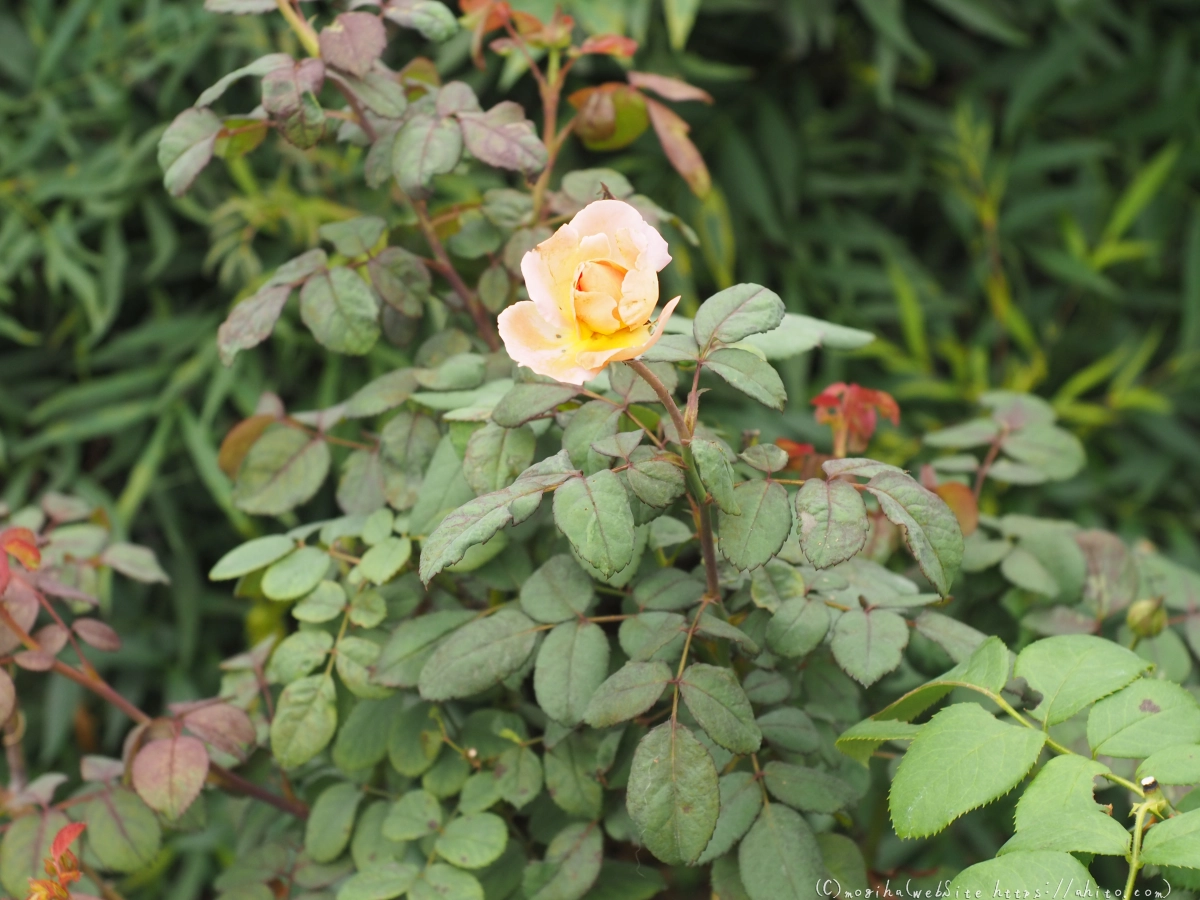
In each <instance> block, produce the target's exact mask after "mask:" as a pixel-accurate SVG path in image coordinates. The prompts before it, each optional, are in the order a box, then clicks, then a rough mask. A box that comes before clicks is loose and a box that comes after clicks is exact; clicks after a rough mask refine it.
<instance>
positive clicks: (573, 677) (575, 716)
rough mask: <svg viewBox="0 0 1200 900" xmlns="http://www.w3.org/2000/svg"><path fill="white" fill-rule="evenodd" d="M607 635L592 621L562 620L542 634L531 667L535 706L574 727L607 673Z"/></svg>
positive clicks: (580, 719) (555, 719)
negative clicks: (532, 668)
mask: <svg viewBox="0 0 1200 900" xmlns="http://www.w3.org/2000/svg"><path fill="white" fill-rule="evenodd" d="M608 655H609V647H608V638H607V637H606V636H605V634H604V629H602V628H601V627H600V626H599V625H597V624H595V623H594V622H581V621H575V622H563V623H562V624H560V625H557V626H555V627H554V629H553V630H552V631H551V632H550V633H549V634H548V635H546V639H545V640H544V641H543V642H542V647H541V649H540V650H539V651H538V657H537V665H536V666H535V667H534V670H533V691H534V695H535V696H536V697H537V702H538V706H540V707H541V708H542V711H543V712H545V713H546V715H548V716H549V717H550V718H551V719H553V720H554V721H556V722H560V723H561V724H563V725H569V726H572V727H573V726H575V725H578V724H579V723H580V722H581V721H582V720H583V714H584V711H585V710H586V709H587V708H588V703H589V702H590V701H591V699H592V696H593V695H594V694H595V693H596V690H597V689H598V688H599V687H600V685H601V684H603V683H604V679H605V677H606V676H607V675H608Z"/></svg>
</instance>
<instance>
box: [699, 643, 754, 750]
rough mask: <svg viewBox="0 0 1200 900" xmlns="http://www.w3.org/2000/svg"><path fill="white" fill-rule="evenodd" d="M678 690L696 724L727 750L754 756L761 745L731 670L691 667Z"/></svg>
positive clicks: (745, 702) (743, 697)
mask: <svg viewBox="0 0 1200 900" xmlns="http://www.w3.org/2000/svg"><path fill="white" fill-rule="evenodd" d="M679 690H680V693H681V694H682V695H683V702H684V703H686V704H687V708H688V711H689V712H691V714H692V715H693V716H695V718H696V722H697V723H698V724H699V725H700V727H701V728H703V729H704V730H705V732H707V733H708V736H709V737H711V738H712V739H713V740H714V741H716V742H717V743H718V744H720V745H721V746H722V747H724V748H725V749H726V750H732V751H733V752H734V753H741V754H746V753H754V752H756V751H757V750H758V748H759V747H760V746H761V745H762V732H761V731H759V730H758V723H756V722H755V721H754V711H753V710H752V709H751V708H750V701H749V699H747V697H746V692H745V691H743V690H742V686H741V684H739V683H738V679H737V675H735V674H734V673H733V671H732V670H730V669H726V668H724V667H722V666H710V665H707V664H705V663H693V664H692V665H690V666H688V667H687V668H686V669H684V670H683V677H682V678H681V679H680V681H679Z"/></svg>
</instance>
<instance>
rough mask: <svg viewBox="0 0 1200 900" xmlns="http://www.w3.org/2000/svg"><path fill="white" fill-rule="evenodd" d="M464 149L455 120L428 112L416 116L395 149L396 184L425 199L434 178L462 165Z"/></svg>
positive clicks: (393, 162) (393, 156)
mask: <svg viewBox="0 0 1200 900" xmlns="http://www.w3.org/2000/svg"><path fill="white" fill-rule="evenodd" d="M462 147H463V140H462V132H461V131H460V130H459V127H458V123H457V122H455V121H454V119H452V118H444V119H439V118H434V117H433V116H431V115H428V114H425V113H421V114H418V115H415V116H413V117H412V118H410V119H409V120H408V121H407V122H406V123H405V124H404V126H403V127H401V129H400V131H399V132H398V133H397V134H396V142H395V144H394V145H393V146H392V171H393V172H394V173H395V175H396V181H397V182H399V184H400V187H401V188H402V189H403V190H404V192H405V193H406V194H409V195H410V196H415V197H421V196H424V195H425V194H426V193H428V191H427V188H428V187H429V185H430V182H431V181H432V180H433V176H434V175H444V174H445V173H447V172H449V171H450V170H451V169H453V168H454V167H455V166H456V165H458V160H459V157H460V156H462Z"/></svg>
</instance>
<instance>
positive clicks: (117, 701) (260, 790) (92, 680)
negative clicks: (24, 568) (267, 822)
mask: <svg viewBox="0 0 1200 900" xmlns="http://www.w3.org/2000/svg"><path fill="white" fill-rule="evenodd" d="M0 622H3V623H4V624H5V625H6V626H8V628H9V630H11V631H12V633H13V634H15V635H16V636H17V638H18V639H19V640H20V641H21V643H22V644H24V645H25V646H26V647H27V648H29V649H30V650H41V647H40V646H39V645H38V642H37V641H35V640H34V639H33V638H32V637H30V635H29V634H28V632H26V631H25V629H24V628H22V627H21V625H20V623H19V622H17V620H16V619H14V618H13V617H12V613H10V612H9V611H8V607H7V606H5V605H4V604H3V603H0ZM51 671H52V672H57V673H58V674H59V675H62V676H63V677H64V678H68V679H70V680H71V681H74V682H75V683H76V684H78V685H79V686H81V687H84V688H87V689H88V690H89V691H91V692H92V693H93V694H95V695H96V696H98V697H100V698H101V699H102V700H105V701H107V702H108V703H111V704H112V705H113V706H115V707H116V708H117V709H119V710H120V711H121V712H123V713H124V714H125V715H127V716H128V717H129V718H130V719H132V720H133V721H134V722H136V723H138V724H139V725H148V724H149V723H150V722H152V721H154V720H153V718H152V717H151V716H150V715H149V714H147V713H145V712H142V710H140V709H138V708H137V707H136V706H134V705H133V704H132V703H131V702H129V701H128V700H126V699H125V698H124V697H123V696H121V694H120V693H118V691H117V690H116V689H115V688H114V687H113V686H112V685H110V684H109V683H108V682H107V681H105V680H104V679H103V678H101V677H100V675H99V674H98V673H96V672H95V671H94V670H93V671H91V672H85V671H83V670H81V669H77V668H75V667H74V666H70V665H67V663H65V662H63V661H62V660H61V659H56V660H54V665H53V666H52V667H51ZM209 770H210V771H211V772H212V773H213V774H214V775H216V776H217V779H218V781H220V783H221V786H222V787H223V788H224V789H225V790H229V791H232V792H235V793H242V794H245V795H246V796H249V797H254V798H256V799H258V800H262V801H263V802H264V803H269V804H270V805H271V806H274V807H275V808H276V809H279V810H282V811H283V812H286V813H289V814H290V815H293V816H297V817H299V818H306V817H307V816H308V807H307V806H305V805H304V804H303V803H300V802H298V801H295V800H288V799H286V798H284V797H280V796H279V795H278V794H275V793H273V792H272V791H270V790H268V789H267V788H264V787H262V786H261V785H257V784H254V783H253V782H251V781H247V780H246V779H245V778H243V777H242V776H240V775H237V774H235V773H233V772H230V771H229V770H228V769H226V768H224V767H222V766H218V765H217V764H216V763H211V764H210V766H209Z"/></svg>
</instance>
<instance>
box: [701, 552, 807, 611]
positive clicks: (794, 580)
mask: <svg viewBox="0 0 1200 900" xmlns="http://www.w3.org/2000/svg"><path fill="white" fill-rule="evenodd" d="M803 597H804V576H803V575H801V574H800V573H799V572H797V571H796V567H795V566H793V565H791V564H790V563H785V562H784V561H783V560H781V559H771V560H768V561H767V563H766V565H764V566H763V567H762V568H760V569H755V570H754V571H753V572H752V573H751V575H750V599H752V600H753V601H754V605H755V606H757V607H760V608H761V609H765V610H767V611H768V612H771V613H777V612H779V609H780V607H782V606H783V605H784V604H785V603H787V602H788V601H790V600H796V599H803ZM697 599H699V598H697Z"/></svg>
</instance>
